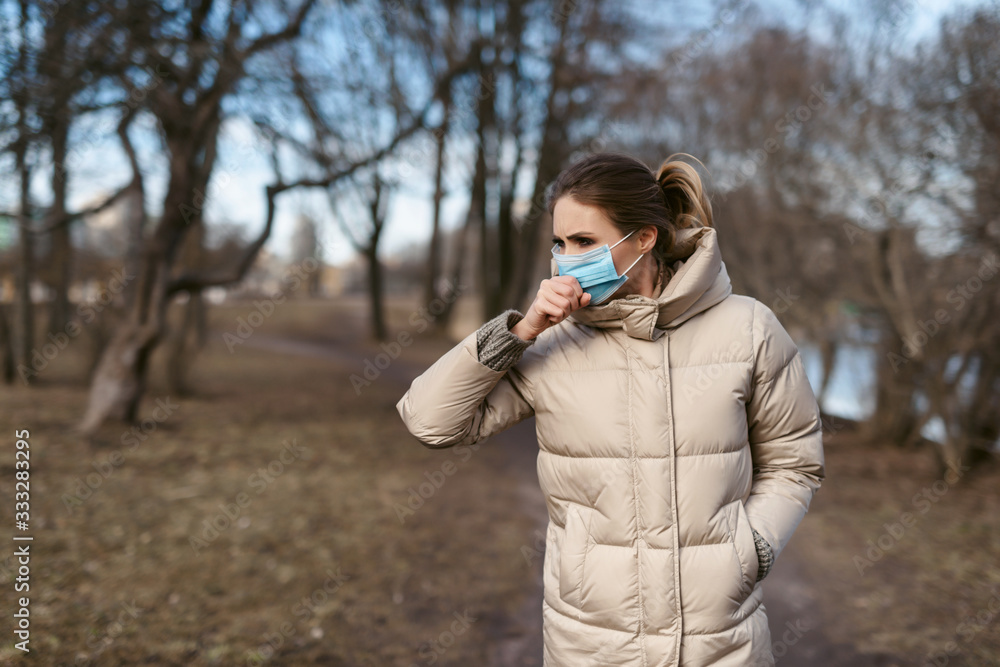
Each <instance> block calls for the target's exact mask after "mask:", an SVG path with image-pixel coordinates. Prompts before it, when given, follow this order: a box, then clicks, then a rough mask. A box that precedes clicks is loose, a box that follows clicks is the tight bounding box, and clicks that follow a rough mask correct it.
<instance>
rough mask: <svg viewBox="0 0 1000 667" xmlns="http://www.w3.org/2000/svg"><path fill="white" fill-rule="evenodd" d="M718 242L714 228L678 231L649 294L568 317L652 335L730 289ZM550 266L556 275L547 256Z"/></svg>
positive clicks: (636, 335)
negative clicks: (663, 272)
mask: <svg viewBox="0 0 1000 667" xmlns="http://www.w3.org/2000/svg"><path fill="white" fill-rule="evenodd" d="M717 241H718V238H717V234H716V230H715V228H713V227H693V228H684V229H679V230H677V232H676V240H675V243H674V249H673V253H672V255H671V257H672V258H674V259H673V263H672V268H673V270H674V273H673V275H672V276H671V277H670V280H669V282H667V284H666V285H663V281H662V279H661V281H660V286H659V287H657V289H656V291H655V293H654V294H653V296H652V297H647V296H642V295H640V294H629V295H628V296H624V297H618V298H615V299H611V300H609V301H605V302H604V303H602V304H600V305H598V306H586V307H584V308H580V309H579V310H575V311H573V312H572V313H570V315H569V318H568V319H572V320H573V321H575V322H578V323H580V324H586V325H587V326H591V327H598V328H601V329H623V330H624V331H625V333H626V334H627V335H629V336H631V337H632V338H639V339H642V340H657V339H658V338H659V337H660V336H662V335H663V334H664V333H666V329H668V328H670V327H675V326H677V325H679V324H681V323H682V322H684V321H686V320H688V319H690V318H692V317H694V316H695V315H697V314H698V313H700V312H702V311H705V310H707V309H709V308H711V307H712V306H714V305H715V304H717V303H719V302H720V301H722V300H723V299H725V298H726V297H727V296H729V295H730V294H732V291H733V288H732V283H730V281H729V274H728V273H727V272H726V265H725V263H723V261H722V253H721V252H720V251H719V245H718V242H717ZM549 267H550V271H551V275H552V276H557V275H559V265H558V264H556V260H555V259H552V260H550V263H549Z"/></svg>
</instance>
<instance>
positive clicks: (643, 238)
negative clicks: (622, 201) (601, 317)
mask: <svg viewBox="0 0 1000 667" xmlns="http://www.w3.org/2000/svg"><path fill="white" fill-rule="evenodd" d="M552 232H553V234H552V243H554V244H555V245H556V248H555V251H556V253H557V254H562V255H579V254H580V253H582V252H587V251H588V250H593V249H594V248H600V247H601V246H602V245H604V244H605V243H606V244H608V247H609V248H610V247H611V246H613V245H615V244H616V243H618V242H619V241H621V240H622V237H623V236H625V235H624V234H622V233H621V232H620V231H619V230H618V228H617V227H615V225H614V223H612V222H611V220H609V219H608V217H607V216H606V215H605V214H604V212H603V211H602V210H601V209H599V208H597V207H596V206H590V205H588V204H581V203H580V202H578V201H576V200H575V199H573V198H572V196H570V195H565V196H562V197H560V198H559V199H557V200H556V205H555V206H554V207H553V209H552ZM656 234H657V230H656V227H655V226H653V225H647V226H646V227H643V228H642V229H639V230H638V231H636V233H634V234H632V235H631V236H629V237H628V238H627V239H625V240H624V241H622V242H621V243H618V245H617V246H615V247H614V248H611V259H612V260H613V261H614V263H615V271H617V272H619V273H621V271H622V270H623V269H625V268H626V267H628V266H629V265H631V264H632V262H634V261H635V260H636V258H637V257H639V256H640V255H643V254H645V256H644V257H643V258H642V260H641V261H640V262H639V263H638V264H636V265H635V266H634V267H633V268H632V269H631V270H630V271H629V272H628V275H629V280H628V281H626V282H625V284H624V285H622V286H621V287H620V288H618V291H616V292H615V295H616V296H625V295H626V294H644V295H647V296H648V295H650V294H651V293H652V290H653V283H654V282H655V278H656V277H655V275H653V274H654V273H655V267H656V262H655V260H654V259H653V257H652V254H651V253H650V251H651V250H652V248H653V245H654V244H655V243H656Z"/></svg>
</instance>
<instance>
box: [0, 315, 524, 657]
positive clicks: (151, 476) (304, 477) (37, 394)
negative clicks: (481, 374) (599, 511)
mask: <svg viewBox="0 0 1000 667" xmlns="http://www.w3.org/2000/svg"><path fill="white" fill-rule="evenodd" d="M244 311H245V308H240V307H237V308H226V309H216V310H215V311H214V312H213V315H212V319H213V326H215V327H216V333H214V334H213V335H212V336H210V339H209V344H208V347H207V348H206V349H205V350H204V351H203V352H202V354H200V355H199V356H198V358H197V362H196V363H195V364H194V366H193V368H192V370H191V375H190V379H191V384H192V385H193V387H195V390H196V391H195V393H194V395H193V396H190V397H186V398H183V399H177V397H171V396H169V393H168V392H167V390H166V388H165V385H164V384H163V380H162V377H163V374H162V373H160V372H158V369H159V368H160V365H161V362H162V360H154V364H153V369H154V372H153V375H152V378H151V382H150V387H149V391H148V393H147V396H146V399H145V400H144V401H143V405H142V408H141V410H140V418H141V419H152V418H153V417H152V416H153V415H154V408H155V407H156V405H157V403H156V401H157V400H160V401H166V400H168V399H169V400H170V401H172V402H175V403H177V407H176V408H175V409H173V412H172V414H171V415H170V416H169V417H167V418H165V419H163V420H162V421H155V420H153V421H147V422H146V423H147V426H153V425H154V424H155V428H149V429H148V431H149V432H148V433H146V434H145V435H146V439H145V440H142V441H138V440H136V441H135V442H133V441H132V440H127V442H128V444H127V445H126V444H123V441H122V438H123V436H125V437H126V438H127V437H128V432H129V429H128V427H126V426H125V425H122V424H109V425H107V426H106V427H105V428H104V429H102V431H101V433H100V434H99V436H98V438H97V439H96V440H95V442H94V443H87V442H85V441H84V440H82V439H80V438H78V437H77V436H75V435H74V434H73V433H72V431H71V427H72V426H73V424H74V423H75V422H76V421H77V420H78V418H79V416H80V415H81V414H82V412H83V409H84V406H85V400H86V387H85V382H84V381H83V379H82V377H83V369H84V368H85V361H86V360H85V359H84V358H83V355H82V354H77V353H76V351H75V350H74V349H73V347H72V346H71V347H69V348H67V350H66V351H64V352H63V353H62V354H61V355H60V356H59V357H58V358H57V359H55V360H54V361H53V362H52V364H51V366H50V367H49V368H46V370H45V372H44V374H43V376H42V378H41V379H42V381H41V382H40V383H39V386H37V387H33V388H30V389H26V388H24V387H23V386H21V385H15V386H12V387H3V388H0V402H2V404H3V405H4V406H5V409H4V411H3V414H2V416H0V428H2V432H5V433H8V434H12V433H13V431H14V429H15V428H18V429H21V428H27V429H29V430H30V432H31V437H30V442H31V456H32V458H31V465H32V468H31V482H32V486H31V526H32V530H31V531H30V532H31V534H33V535H34V538H35V541H34V542H33V544H32V553H33V558H32V561H31V591H30V598H31V606H30V610H31V643H30V648H31V651H32V654H33V657H35V658H36V659H38V660H40V661H41V663H43V664H53V665H54V664H67V665H70V664H95V665H114V664H121V665H125V664H129V665H131V664H138V663H144V664H158V665H235V664H241V665H242V664H273V665H293V664H295V665H298V664H324V665H399V666H404V667H408V666H410V665H424V664H430V658H431V656H434V657H435V658H436V660H435V664H456V665H457V664H463V665H467V664H486V663H487V660H488V657H487V653H488V651H489V648H490V646H491V644H493V643H495V635H496V633H497V632H499V630H498V628H502V627H503V625H504V623H505V619H506V618H507V617H509V615H511V614H513V613H515V612H516V610H517V608H518V606H519V604H520V603H521V601H522V600H523V597H524V595H525V592H526V590H527V588H528V587H527V586H526V585H525V584H526V583H527V582H528V581H529V577H530V569H529V568H528V567H527V565H526V564H525V562H524V560H523V558H522V557H521V555H520V551H519V550H520V547H521V545H522V544H525V543H528V542H530V540H532V539H533V535H532V530H533V525H532V524H531V522H530V520H529V519H528V518H527V517H525V516H523V515H521V514H519V513H518V512H517V511H516V508H517V506H518V505H517V498H516V489H515V484H514V483H513V482H512V480H511V479H510V477H509V475H506V474H505V473H504V472H503V468H502V463H503V456H502V454H503V453H502V452H501V451H499V450H497V449H496V448H491V447H490V446H489V445H490V443H489V442H486V443H484V444H483V445H482V446H481V447H480V448H479V449H478V450H477V451H474V452H473V451H471V450H467V452H466V453H465V455H464V456H463V455H461V454H459V453H456V452H455V451H454V450H443V451H432V450H429V449H426V448H424V447H423V446H422V445H421V444H420V443H419V442H418V441H417V440H415V439H414V438H413V437H412V436H410V435H409V434H408V433H407V432H406V430H405V428H404V426H403V424H402V422H401V420H400V419H399V416H398V414H397V413H396V410H395V402H396V401H397V400H398V399H399V398H400V396H401V395H402V392H403V391H404V390H405V389H406V386H405V385H404V386H400V384H399V383H398V382H396V381H393V378H391V377H389V376H386V377H385V378H384V379H381V381H376V382H374V383H373V384H372V385H371V386H370V387H367V388H366V389H365V391H364V392H363V394H362V395H361V396H358V395H357V394H356V393H355V392H354V390H353V388H352V386H351V384H350V382H349V381H348V378H349V375H350V374H351V373H353V372H357V370H358V369H357V368H352V367H350V365H348V364H344V363H338V362H337V361H335V360H324V359H315V358H306V357H295V356H280V355H277V354H275V353H273V352H270V351H267V350H261V349H256V348H253V347H250V346H241V347H238V348H236V350H235V352H234V353H232V354H230V353H229V352H228V350H227V348H226V346H225V345H224V344H223V343H222V340H221V334H220V333H219V332H220V331H223V330H225V327H224V322H226V321H227V320H229V319H230V317H235V313H239V312H244ZM349 318H350V313H349V312H339V311H338V309H337V308H336V307H335V306H333V305H330V304H315V303H313V304H303V305H302V306H301V307H299V306H298V305H294V306H288V307H283V308H282V309H281V312H276V313H275V314H274V316H273V320H269V321H268V323H266V324H265V325H264V326H262V328H261V331H260V332H259V333H260V335H261V336H262V337H263V336H264V335H265V333H266V335H285V334H286V333H287V332H290V331H293V330H296V327H300V326H302V325H303V323H307V324H309V325H310V327H312V328H311V329H310V330H311V331H314V332H315V331H321V330H322V329H321V328H319V327H317V326H316V325H321V324H323V323H326V324H328V325H330V328H329V329H328V331H331V332H333V333H335V334H337V335H342V334H343V330H344V329H345V328H346V327H344V326H340V327H338V326H337V323H338V321H339V322H344V321H346V320H347V319H349ZM265 329H267V331H266V332H265ZM255 335H257V334H255ZM450 345H451V343H450V342H449V341H446V340H421V341H420V342H419V344H414V346H413V347H412V349H409V350H407V354H408V359H409V361H410V362H411V363H417V364H421V363H425V364H429V363H430V361H428V359H430V360H431V361H432V360H433V358H436V356H438V355H440V354H441V353H443V352H444V351H445V350H447V349H448V347H450ZM421 355H422V356H421ZM158 414H159V415H161V416H162V415H163V414H164V411H163V410H161V411H160V412H159V413H158ZM140 433H141V431H140ZM291 441H295V442H296V443H297V446H298V447H300V448H301V452H299V453H298V454H297V455H296V456H294V457H293V456H292V454H290V453H288V452H286V453H285V454H284V459H285V461H284V462H281V461H282V453H281V447H282V444H283V443H286V442H291ZM133 445H134V446H133ZM12 448H13V441H12V439H11V438H8V446H5V448H4V449H5V451H7V452H8V455H5V456H4V460H3V467H2V473H0V497H2V498H4V502H6V503H11V502H12V497H13V482H12V480H13V472H14V471H13V456H12V455H10V454H9V452H11V450H12ZM116 451H118V452H120V456H121V459H118V458H115V459H112V458H111V457H112V455H113V453H114V452H116ZM463 459H465V460H463ZM114 460H117V461H120V464H119V465H114V464H113V463H112V461H114ZM446 460H453V461H455V464H456V467H457V470H456V471H455V474H453V475H451V476H450V477H448V478H447V480H446V481H445V483H444V484H442V485H441V487H440V488H439V489H437V490H436V492H435V493H434V495H432V496H431V497H429V498H428V499H427V500H426V501H425V502H424V505H423V506H422V507H420V508H419V509H418V510H417V511H415V512H414V513H413V514H412V515H410V516H405V517H404V519H405V520H404V522H401V521H400V520H399V518H398V516H397V511H396V506H397V505H401V504H405V503H406V500H407V497H408V495H409V494H408V492H409V489H410V488H414V487H417V486H419V485H420V484H421V483H422V482H424V481H425V480H426V477H425V473H431V474H433V472H434V471H436V470H440V469H441V465H442V463H443V462H444V461H446ZM268 466H270V468H268ZM100 470H104V471H106V472H108V473H109V474H108V475H107V477H106V478H105V477H104V476H103V475H102V474H101V472H100ZM261 470H263V471H264V472H263V473H261V472H260V471H261ZM255 475H256V477H255ZM88 476H89V477H90V481H91V482H92V483H93V486H94V487H96V488H93V489H88V488H86V487H83V488H80V486H79V485H80V484H81V483H82V484H84V485H85V484H86V482H87V478H88ZM81 480H82V481H81ZM87 493H89V495H86V497H83V496H85V494H87ZM240 494H243V495H240ZM70 496H74V497H76V498H79V500H72V499H71V500H69V501H67V498H68V497H70ZM241 504H242V506H241ZM220 505H222V506H223V507H220ZM225 506H228V508H225V509H224V507H225ZM227 511H228V512H229V514H230V516H231V517H232V518H231V519H230V518H227V517H226V516H225V512H227ZM237 511H238V516H237ZM213 519H214V520H215V525H216V528H217V530H216V531H215V532H213V531H212V530H208V532H206V528H205V522H206V520H207V521H209V522H211V521H212V520H213ZM8 530H9V529H8V527H7V526H6V525H5V526H4V532H7V531H8ZM4 537H7V542H8V544H11V543H12V542H10V539H9V536H8V535H4ZM192 537H198V538H201V540H203V542H196V543H195V547H193V546H192ZM0 578H2V581H0V583H2V585H3V587H4V589H5V590H4V593H3V598H4V600H5V601H6V600H10V599H11V597H12V593H11V589H12V584H11V582H10V578H9V576H6V575H3V574H0ZM4 607H5V608H11V607H8V606H7V603H6V602H5V603H4ZM136 610H138V611H136ZM456 612H457V613H458V615H459V616H462V615H463V614H467V615H466V618H468V615H471V617H473V618H475V619H476V620H475V621H474V622H472V623H471V624H468V627H467V628H466V627H464V625H463V624H461V623H458V621H457V619H456V617H455V616H454V614H455V613H456ZM11 622H12V618H11V616H10V615H9V614H4V619H3V621H0V632H3V633H4V636H5V637H11V636H12V635H11V634H10V632H11V629H12V628H11ZM453 624H456V625H455V628H454V630H456V631H458V630H461V633H460V634H457V635H455V636H454V637H452V636H451V635H450V634H449V633H450V632H452V625H453ZM442 633H444V634H442ZM439 639H440V640H443V641H444V643H449V641H450V639H454V643H453V644H450V646H449V647H448V648H445V647H444V646H443V645H442V644H441V643H436V644H435V643H434V642H435V641H436V640H439ZM269 642H270V644H274V645H276V648H274V649H273V653H270V652H269V650H268V647H269V646H270V644H269ZM262 649H263V650H262ZM19 656H20V652H19V651H16V650H15V649H13V648H12V647H11V643H9V642H5V645H4V647H3V648H2V649H0V663H3V664H13V663H14V662H15V661H16V660H18V657H19ZM265 656H266V657H265Z"/></svg>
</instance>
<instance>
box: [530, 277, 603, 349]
mask: <svg viewBox="0 0 1000 667" xmlns="http://www.w3.org/2000/svg"><path fill="white" fill-rule="evenodd" d="M589 303H590V294H588V293H587V292H584V291H583V288H582V287H580V281H578V280H577V279H576V277H575V276H553V277H551V278H546V279H545V280H543V281H542V282H541V284H540V285H539V287H538V294H536V295H535V300H534V301H533V302H532V303H531V307H530V308H528V312H527V313H525V315H524V317H523V318H522V319H521V321H519V322H518V323H517V324H515V325H514V326H513V328H512V329H511V333H513V334H514V335H516V336H517V337H518V338H522V339H524V340H531V339H532V338H534V337H535V336H537V335H538V334H540V333H542V332H543V331H545V330H546V329H548V328H549V327H551V326H553V325H556V324H559V323H560V322H562V321H563V320H565V319H566V318H567V317H569V315H570V313H572V312H573V311H574V310H579V309H580V308H583V307H584V306H586V305H587V304H589Z"/></svg>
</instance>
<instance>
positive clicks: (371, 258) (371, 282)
mask: <svg viewBox="0 0 1000 667" xmlns="http://www.w3.org/2000/svg"><path fill="white" fill-rule="evenodd" d="M375 238H377V236H376V237H375ZM365 258H366V259H367V260H368V295H369V299H370V301H371V305H372V308H371V313H372V333H373V334H374V335H375V340H377V341H379V342H383V341H385V340H387V339H388V335H387V334H386V329H385V304H384V303H383V299H382V265H381V264H379V261H378V245H377V241H374V240H373V242H372V244H371V245H370V246H369V247H368V249H367V250H366V252H365Z"/></svg>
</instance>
